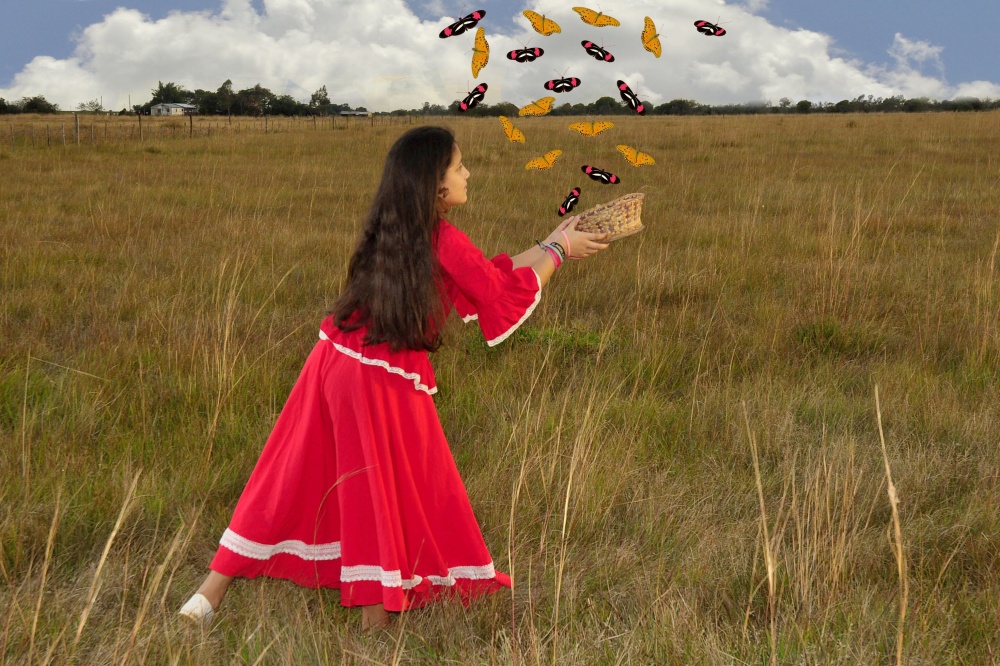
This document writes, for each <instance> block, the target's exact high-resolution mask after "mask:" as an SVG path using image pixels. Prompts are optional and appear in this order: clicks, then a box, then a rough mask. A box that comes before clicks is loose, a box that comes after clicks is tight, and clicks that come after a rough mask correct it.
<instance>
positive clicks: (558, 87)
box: [545, 77, 580, 93]
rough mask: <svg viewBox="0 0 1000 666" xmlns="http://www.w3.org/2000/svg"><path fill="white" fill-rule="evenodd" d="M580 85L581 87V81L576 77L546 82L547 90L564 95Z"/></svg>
mask: <svg viewBox="0 0 1000 666" xmlns="http://www.w3.org/2000/svg"><path fill="white" fill-rule="evenodd" d="M578 85H580V79H578V78H576V77H570V78H568V79H552V80H551V81H546V82H545V89H546V90H552V91H554V92H557V93H563V92H569V91H570V90H572V89H573V88H576V87H577V86H578Z"/></svg>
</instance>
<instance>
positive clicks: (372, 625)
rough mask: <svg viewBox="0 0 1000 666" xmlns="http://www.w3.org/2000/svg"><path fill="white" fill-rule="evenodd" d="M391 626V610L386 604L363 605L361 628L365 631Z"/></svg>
mask: <svg viewBox="0 0 1000 666" xmlns="http://www.w3.org/2000/svg"><path fill="white" fill-rule="evenodd" d="M388 626H389V612H388V611H387V610H386V609H385V605H384V604H373V605H371V606H362V607H361V628H362V629H363V630H365V631H375V630H378V629H385V628H386V627H388Z"/></svg>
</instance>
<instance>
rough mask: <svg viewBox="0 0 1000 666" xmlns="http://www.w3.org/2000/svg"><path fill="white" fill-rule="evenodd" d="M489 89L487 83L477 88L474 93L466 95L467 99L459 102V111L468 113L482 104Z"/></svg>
mask: <svg viewBox="0 0 1000 666" xmlns="http://www.w3.org/2000/svg"><path fill="white" fill-rule="evenodd" d="M487 88H489V86H488V85H486V84H485V83H480V84H479V85H478V86H476V87H475V88H474V89H473V91H472V92H470V93H469V94H468V95H466V97H465V99H463V100H462V101H461V102H459V104H458V109H459V111H468V110H469V109H473V108H475V107H476V106H477V105H478V104H479V103H480V102H482V101H483V98H484V97H486V89H487Z"/></svg>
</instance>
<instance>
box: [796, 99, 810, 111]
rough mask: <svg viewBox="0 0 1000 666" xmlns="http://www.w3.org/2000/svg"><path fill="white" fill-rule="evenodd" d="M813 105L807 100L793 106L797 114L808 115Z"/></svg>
mask: <svg viewBox="0 0 1000 666" xmlns="http://www.w3.org/2000/svg"><path fill="white" fill-rule="evenodd" d="M812 106H813V103H812V102H810V101H809V100H807V99H804V100H802V101H800V102H799V103H798V104H796V105H795V110H796V111H797V112H798V113H810V112H811V111H812Z"/></svg>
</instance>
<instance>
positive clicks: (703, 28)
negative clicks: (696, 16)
mask: <svg viewBox="0 0 1000 666" xmlns="http://www.w3.org/2000/svg"><path fill="white" fill-rule="evenodd" d="M694 27H696V28H698V32H700V33H702V34H703V35H708V36H709V37H713V36H714V37H722V36H723V35H724V34H726V31H725V30H724V29H723V28H720V27H719V26H717V25H715V24H714V23H709V22H708V21H695V22H694Z"/></svg>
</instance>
